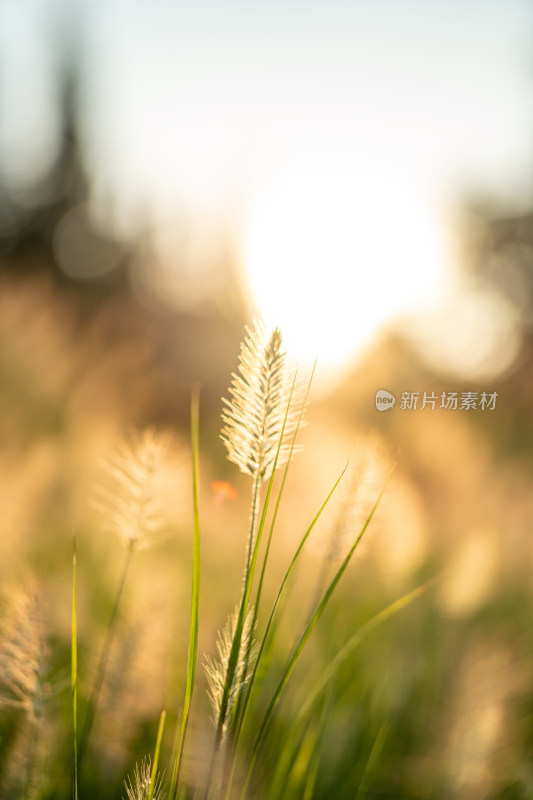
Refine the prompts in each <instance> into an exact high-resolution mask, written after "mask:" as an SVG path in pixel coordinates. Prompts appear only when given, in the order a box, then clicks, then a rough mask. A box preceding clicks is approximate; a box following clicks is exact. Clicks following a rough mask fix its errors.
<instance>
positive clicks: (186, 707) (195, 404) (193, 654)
mask: <svg viewBox="0 0 533 800" xmlns="http://www.w3.org/2000/svg"><path fill="white" fill-rule="evenodd" d="M199 407H200V394H199V389H198V387H195V388H194V389H193V392H192V397H191V450H192V483H193V528H194V543H193V572H192V589H191V625H190V635H189V655H188V658H187V677H186V683H185V700H184V704H183V713H182V719H181V728H180V733H179V739H178V747H177V753H176V758H175V762H174V769H173V772H172V782H171V785H170V795H169V796H170V797H171V798H172V800H175V798H176V796H177V791H178V783H179V777H180V770H181V764H182V759H183V746H184V743H185V735H186V733H187V723H188V721H189V711H190V707H191V699H192V695H193V690H194V680H195V676H196V663H197V660H198V617H199V604H200V517H199V503H198V483H199V465H198V460H199V459H198V451H199V443H198V439H199V413H200V412H199Z"/></svg>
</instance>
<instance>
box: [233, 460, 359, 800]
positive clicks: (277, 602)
mask: <svg viewBox="0 0 533 800" xmlns="http://www.w3.org/2000/svg"><path fill="white" fill-rule="evenodd" d="M345 472H346V467H344V469H343V471H342V472H341V474H340V475H339V477H338V478H337V480H336V481H335V483H334V485H333V487H332V489H331V491H330V492H329V494H328V496H327V497H326V499H325V500H324V502H323V503H322V505H321V506H320V508H319V509H318V511H317V513H316V514H315V516H314V518H313V520H312V522H311V524H310V525H309V527H308V528H307V530H306V531H305V533H304V535H303V536H302V539H301V540H300V544H299V545H298V548H297V550H296V553H295V554H294V556H293V558H292V561H291V563H290V564H289V566H288V568H287V571H286V572H285V575H284V577H283V580H282V582H281V586H280V588H279V591H278V594H277V596H276V599H275V601H274V605H273V607H272V610H271V612H270V617H269V619H268V622H267V625H266V628H265V632H264V634H263V638H262V640H261V644H260V647H259V652H258V654H257V658H256V660H255V664H254V669H253V671H252V675H251V677H250V681H249V683H248V686H247V689H246V694H245V696H244V701H243V705H242V712H241V716H240V719H239V725H238V727H237V729H236V731H235V737H234V752H235V751H236V750H237V746H238V744H239V739H240V735H241V732H242V724H243V721H244V716H245V714H246V710H247V708H248V704H249V701H250V697H251V694H252V689H253V687H254V684H255V682H256V679H257V674H258V669H259V665H260V663H261V659H262V658H263V656H264V653H265V647H266V643H267V639H268V635H269V633H270V631H271V629H272V626H273V622H274V617H275V614H276V611H277V610H278V608H279V606H280V601H281V598H282V596H283V592H284V590H285V587H286V586H287V584H288V582H289V580H290V578H291V575H292V573H293V570H294V568H295V566H296V562H297V561H298V557H299V556H300V554H301V552H302V549H303V547H304V545H305V543H306V541H307V539H308V538H309V536H310V535H311V532H312V530H313V528H314V527H315V525H316V523H317V522H318V520H319V519H320V516H321V515H322V513H323V511H324V509H325V508H326V506H327V504H328V503H329V501H330V499H331V497H332V495H333V493H334V492H335V490H336V488H337V486H338V485H339V483H340V481H341V480H342V477H343V475H344V473H345ZM234 763H235V762H234ZM232 775H233V769H232ZM231 780H232V778H230V782H229V784H228V787H227V792H228V794H227V796H229V790H230V786H231Z"/></svg>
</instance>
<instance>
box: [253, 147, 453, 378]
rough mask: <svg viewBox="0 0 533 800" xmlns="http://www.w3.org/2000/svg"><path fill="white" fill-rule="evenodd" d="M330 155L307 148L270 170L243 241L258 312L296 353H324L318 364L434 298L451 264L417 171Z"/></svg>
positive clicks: (346, 354)
mask: <svg viewBox="0 0 533 800" xmlns="http://www.w3.org/2000/svg"><path fill="white" fill-rule="evenodd" d="M332 152H333V155H332V153H329V154H328V157H327V158H321V157H320V154H316V153H308V154H306V155H305V157H303V158H299V159H298V160H295V161H294V162H293V163H292V164H289V165H287V167H286V168H285V169H284V170H280V171H279V173H278V174H277V175H275V176H273V177H272V180H271V181H270V183H269V184H267V185H265V187H264V190H263V192H262V193H261V192H258V196H257V198H256V201H255V203H253V204H251V208H250V213H249V216H248V221H247V224H246V225H245V227H244V231H243V245H242V247H243V250H242V252H243V259H244V265H245V268H246V273H247V275H248V279H249V285H250V290H251V293H252V296H253V298H254V301H255V303H256V304H257V308H258V310H259V312H260V314H261V316H263V317H264V318H265V319H266V320H267V321H269V322H270V323H271V324H274V323H277V324H279V325H280V326H281V327H282V329H283V331H284V333H285V337H286V339H287V341H288V342H289V345H290V349H291V351H292V352H293V353H295V355H296V356H297V357H298V359H299V360H301V361H302V362H303V363H305V364H306V365H307V366H309V365H310V364H312V363H313V361H314V359H315V358H318V360H319V363H320V364H321V368H324V367H338V366H339V365H341V364H343V363H344V362H346V361H347V360H348V359H349V358H351V357H352V356H354V354H355V353H357V352H358V351H359V349H360V348H361V347H362V346H364V345H365V344H367V343H368V342H369V340H370V339H371V338H372V336H373V335H374V334H375V333H376V332H377V331H378V330H379V327H380V325H382V324H384V323H386V322H387V321H389V320H391V319H392V318H394V317H395V316H396V315H398V314H399V313H401V312H406V311H413V310H416V309H420V308H421V307H423V305H424V304H426V303H428V302H432V301H434V300H435V299H436V297H437V296H438V294H439V292H440V291H442V288H443V281H444V275H445V271H446V266H447V264H446V257H447V243H446V236H445V231H444V224H443V219H442V217H439V216H438V214H437V211H438V210H437V209H436V208H433V207H432V203H431V200H432V198H431V197H428V196H424V193H423V191H422V187H421V186H420V185H417V184H416V182H415V176H413V175H410V174H409V173H408V172H407V171H405V170H402V169H401V167H400V166H399V165H398V164H395V163H391V164H390V165H387V164H386V163H384V160H383V159H379V158H377V157H376V158H375V159H370V158H368V157H365V159H362V158H361V159H360V160H359V162H357V161H356V159H355V158H354V157H353V156H351V155H350V153H349V152H347V153H346V154H345V156H344V157H341V156H340V154H339V152H338V150H337V151H336V150H335V149H334V148H332ZM384 231H386V233H384ZM362 286H364V287H365V288H364V292H363V291H361V287H362Z"/></svg>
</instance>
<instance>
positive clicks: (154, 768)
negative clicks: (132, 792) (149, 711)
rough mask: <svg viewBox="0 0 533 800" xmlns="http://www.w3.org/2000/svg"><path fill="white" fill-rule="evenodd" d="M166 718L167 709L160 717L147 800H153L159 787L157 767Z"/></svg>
mask: <svg viewBox="0 0 533 800" xmlns="http://www.w3.org/2000/svg"><path fill="white" fill-rule="evenodd" d="M166 716H167V712H166V710H165V709H163V710H162V711H161V715H160V717H159V725H158V727H157V737H156V740H155V750H154V763H153V766H152V774H151V776H150V789H149V791H148V798H147V800H152V798H153V796H154V792H155V790H156V787H157V767H158V764H159V753H160V752H161V742H162V741H163V731H164V730H165V719H166Z"/></svg>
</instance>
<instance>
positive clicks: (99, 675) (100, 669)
mask: <svg viewBox="0 0 533 800" xmlns="http://www.w3.org/2000/svg"><path fill="white" fill-rule="evenodd" d="M133 552H134V542H133V541H132V542H130V544H129V545H128V552H127V555H126V560H125V562H124V568H123V570H122V575H121V577H120V581H119V585H118V589H117V594H116V596H115V602H114V603H113V608H112V611H111V616H110V617H109V622H108V624H107V628H106V632H105V636H104V643H103V645H102V650H101V652H100V658H99V660H98V666H97V668H96V675H95V678H94V683H93V687H92V690H91V695H90V698H89V705H88V708H87V715H86V717H85V723H84V726H83V730H82V732H81V736H80V741H79V744H78V772H79V771H80V766H81V762H82V759H83V757H84V755H85V751H86V749H87V745H88V743H89V737H90V735H91V731H92V727H93V723H94V718H95V715H96V709H97V706H98V701H99V699H100V692H101V691H102V686H103V683H104V679H105V675H106V671H107V665H108V662H109V656H110V654H111V648H112V646H113V642H114V639H115V633H116V630H117V623H118V618H119V609H120V605H121V602H122V596H123V594H124V587H125V585H126V580H127V578H128V573H129V569H130V565H131V559H132V557H133Z"/></svg>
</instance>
